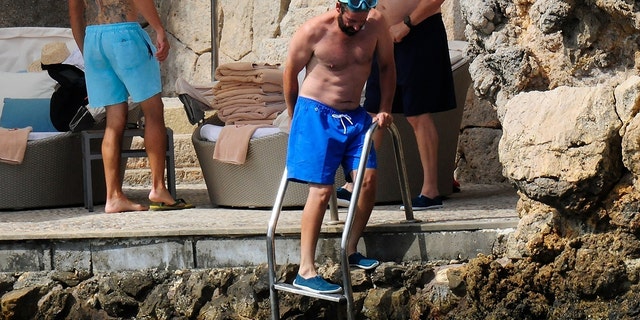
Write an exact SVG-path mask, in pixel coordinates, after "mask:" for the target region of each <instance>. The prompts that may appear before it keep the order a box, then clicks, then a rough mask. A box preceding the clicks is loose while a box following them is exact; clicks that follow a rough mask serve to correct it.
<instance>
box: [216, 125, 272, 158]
mask: <svg viewBox="0 0 640 320" xmlns="http://www.w3.org/2000/svg"><path fill="white" fill-rule="evenodd" d="M262 127H270V126H269V125H259V124H257V125H255V124H247V125H226V126H224V127H223V128H222V130H221V131H220V135H219V136H218V141H216V146H215V147H214V149H213V159H214V160H218V161H222V162H225V163H231V164H244V163H245V161H246V160H247V151H249V141H250V140H251V136H252V135H253V132H254V131H256V129H258V128H262Z"/></svg>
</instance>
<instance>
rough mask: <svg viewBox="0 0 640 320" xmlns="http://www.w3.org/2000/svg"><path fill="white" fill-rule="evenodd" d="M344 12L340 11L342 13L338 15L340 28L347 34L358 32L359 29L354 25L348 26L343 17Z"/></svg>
mask: <svg viewBox="0 0 640 320" xmlns="http://www.w3.org/2000/svg"><path fill="white" fill-rule="evenodd" d="M342 14H343V13H342V12H341V13H340V15H338V27H340V30H342V32H344V33H345V34H346V35H348V36H352V35H354V34H356V33H358V30H356V29H354V28H353V27H347V26H346V25H345V24H344V22H343V19H342Z"/></svg>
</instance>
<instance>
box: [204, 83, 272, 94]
mask: <svg viewBox="0 0 640 320" xmlns="http://www.w3.org/2000/svg"><path fill="white" fill-rule="evenodd" d="M243 88H249V89H252V88H259V89H262V91H264V92H265V93H270V92H282V90H283V89H282V85H281V84H275V83H247V82H226V81H225V82H222V81H218V82H216V84H215V85H213V89H212V90H213V94H214V95H219V94H222V93H224V92H226V91H228V90H237V89H243Z"/></svg>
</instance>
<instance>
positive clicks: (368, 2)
mask: <svg viewBox="0 0 640 320" xmlns="http://www.w3.org/2000/svg"><path fill="white" fill-rule="evenodd" d="M340 2H341V3H346V4H347V6H348V7H349V9H351V10H353V11H365V10H369V9H371V8H373V7H375V6H376V5H378V0H340Z"/></svg>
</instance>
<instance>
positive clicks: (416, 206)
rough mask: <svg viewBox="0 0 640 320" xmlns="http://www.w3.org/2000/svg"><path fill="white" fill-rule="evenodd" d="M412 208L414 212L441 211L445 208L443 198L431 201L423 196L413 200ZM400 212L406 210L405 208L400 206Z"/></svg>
mask: <svg viewBox="0 0 640 320" xmlns="http://www.w3.org/2000/svg"><path fill="white" fill-rule="evenodd" d="M411 207H412V208H413V210H414V211H420V210H428V209H440V208H442V207H444V205H443V204H442V198H441V197H435V198H434V199H431V198H429V197H425V196H423V195H421V194H420V195H418V196H417V197H415V198H413V199H411ZM400 210H404V206H400Z"/></svg>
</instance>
